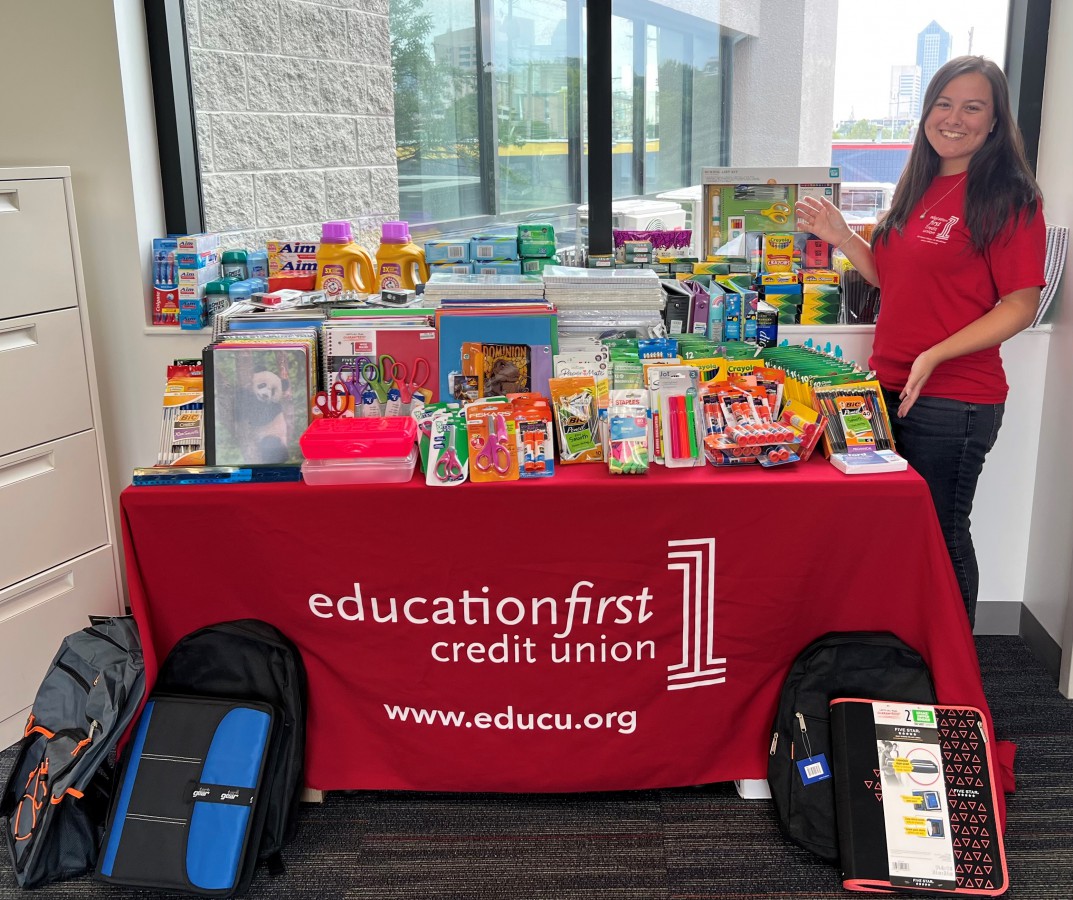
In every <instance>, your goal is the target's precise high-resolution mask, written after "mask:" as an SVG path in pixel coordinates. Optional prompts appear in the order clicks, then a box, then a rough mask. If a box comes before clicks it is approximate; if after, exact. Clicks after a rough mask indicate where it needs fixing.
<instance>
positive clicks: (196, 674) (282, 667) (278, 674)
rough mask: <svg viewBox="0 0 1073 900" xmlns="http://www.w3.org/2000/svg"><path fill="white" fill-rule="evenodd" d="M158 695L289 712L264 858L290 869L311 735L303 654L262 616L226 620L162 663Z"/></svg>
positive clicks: (269, 777) (272, 782) (191, 637)
mask: <svg viewBox="0 0 1073 900" xmlns="http://www.w3.org/2000/svg"><path fill="white" fill-rule="evenodd" d="M153 693H154V694H157V693H161V694H172V695H183V694H186V695H194V696H199V697H218V698H224V699H230V700H250V701H255V702H261V703H267V704H269V705H271V706H273V707H275V708H276V709H277V710H278V711H279V712H280V713H281V714H282V732H281V735H280V749H279V752H278V753H277V754H276V756H275V758H276V760H277V764H276V765H275V767H274V771H272V772H267V773H266V775H265V779H264V782H263V784H264V789H265V791H267V797H266V800H267V806H268V808H267V811H266V813H265V823H264V830H263V831H262V832H261V842H260V850H259V851H258V853H257V861H258V862H264V863H266V864H267V865H268V867H269V871H270V872H271V873H272V874H273V875H278V874H280V873H281V872H282V871H283V861H282V858H281V855H280V851H281V850H282V849H283V846H284V845H285V844H286V843H287V842H288V841H290V839H291V838H292V837H293V836H294V831H295V827H296V824H297V822H296V816H295V812H296V809H297V806H298V799H299V796H300V795H301V792H302V787H303V779H302V772H303V766H304V762H305V733H306V671H305V665H304V664H303V662H302V654H301V652H300V651H299V650H298V648H297V647H296V646H295V645H294V643H292V642H291V640H290V639H289V638H287V637H286V636H285V635H284V634H283V633H282V632H281V631H280V630H279V629H277V628H276V627H274V626H273V625H269V624H268V623H267V622H263V621H261V620H260V619H239V620H236V621H232V622H220V623H218V624H216V625H209V626H207V627H205V628H202V629H199V630H198V631H194V632H191V633H190V634H188V635H186V636H185V637H182V638H180V639H179V640H178V641H177V642H176V644H175V646H174V647H172V649H171V650H170V651H169V653H168V655H167V658H166V659H165V660H164V662H163V664H162V665H161V667H160V672H159V673H158V674H157V678H156V682H155V683H154V685H153Z"/></svg>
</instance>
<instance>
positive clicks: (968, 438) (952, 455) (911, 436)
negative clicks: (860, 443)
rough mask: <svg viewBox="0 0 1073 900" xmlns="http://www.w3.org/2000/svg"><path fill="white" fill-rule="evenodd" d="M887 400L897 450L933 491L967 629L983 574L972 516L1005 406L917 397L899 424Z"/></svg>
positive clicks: (888, 396) (893, 401) (894, 399)
mask: <svg viewBox="0 0 1073 900" xmlns="http://www.w3.org/2000/svg"><path fill="white" fill-rule="evenodd" d="M883 394H884V398H885V400H886V404H887V411H888V412H889V413H890V419H891V425H892V426H893V429H894V443H895V448H896V449H897V451H898V453H900V454H901V455H902V456H904V457H905V458H906V460H908V462H909V465H911V466H912V467H913V468H914V469H916V470H917V472H919V473H920V474H921V476H923V478H924V480H925V481H926V482H927V483H928V487H929V488H930V489H931V497H932V500H933V501H934V502H935V512H936V513H937V514H938V516H939V526H940V527H941V528H942V530H943V537H944V538H945V539H946V549H947V551H948V552H949V554H950V562H952V563H953V565H954V574H955V575H956V576H957V580H958V586H959V587H960V588H961V597H962V599H963V600H964V601H965V610H966V612H967V613H968V614H969V624H970V625H972V624H975V622H976V598H977V595H978V594H979V592H980V569H979V566H978V565H977V563H976V550H975V548H974V547H973V545H972V535H971V534H970V532H969V514H970V513H971V512H972V501H973V497H974V496H975V494H976V482H977V480H978V479H979V478H980V472H981V471H982V470H983V467H984V457H986V456H987V454H988V451H990V450H991V448H992V447H993V446H994V445H995V438H997V437H998V430H999V427H1000V426H1001V425H1002V413H1003V411H1004V409H1005V405H1004V404H1002V403H997V404H987V403H964V402H962V401H961V400H947V399H945V398H942V397H919V398H918V399H917V402H916V403H914V404H913V407H912V409H910V410H909V413H908V415H906V417H905V418H904V419H901V418H899V417H898V404H899V402H900V401H899V400H898V395H897V394H896V393H892V392H890V391H886V390H885V391H884V392H883Z"/></svg>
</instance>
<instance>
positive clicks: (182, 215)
mask: <svg viewBox="0 0 1073 900" xmlns="http://www.w3.org/2000/svg"><path fill="white" fill-rule="evenodd" d="M1051 2H1052V0H1009V3H1010V5H1009V21H1008V27H1007V39H1006V59H1005V65H1004V68H1005V71H1006V74H1007V78H1008V80H1009V82H1010V92H1011V99H1012V101H1013V106H1014V111H1015V114H1016V116H1017V120H1018V124H1019V125H1020V127H1021V131H1022V133H1023V135H1024V140H1025V152H1026V154H1027V156H1028V161H1029V163H1030V164H1031V165H1032V167H1033V168H1035V166H1036V160H1037V156H1038V151H1039V133H1040V121H1041V114H1042V107H1043V83H1044V78H1045V75H1046V59H1047V52H1046V51H1047V38H1048V30H1049V28H1050V11H1051ZM474 3H475V4H476V7H475V8H476V11H477V14H478V16H479V22H480V32H481V36H482V37H481V42H480V44H479V46H478V66H479V71H480V77H479V86H478V90H479V91H481V92H483V96H482V97H481V98H480V100H481V109H482V110H485V111H486V112H487V110H488V108H490V107H491V104H492V103H494V91H495V85H494V81H493V79H494V73H493V72H492V70H491V67H490V66H488V65H486V61H487V60H488V59H489V56H490V53H491V34H492V31H491V27H490V25H491V18H492V0H474ZM185 6H186V4H185V2H184V0H144V8H145V24H146V38H147V42H148V48H149V63H150V72H151V75H152V86H153V99H154V105H155V108H156V128H157V142H158V146H159V156H160V175H161V188H162V192H163V200H164V215H165V225H166V228H167V230H168V232H169V233H185V234H189V233H194V232H199V231H203V230H204V227H205V217H204V204H203V201H202V193H201V169H200V162H199V159H200V158H199V156H198V148H197V130H196V126H195V118H194V115H195V113H194V94H193V87H192V80H191V70H190V54H189V42H188V39H187V34H186V9H185ZM582 7H584V12H582ZM567 8H568V13H567V14H568V17H570V16H573V15H576V16H577V17H578V18H577V21H576V24H577V26H578V28H577V29H576V30H574V29H571V34H576V33H579V32H580V25H581V16H582V15H584V16H585V19H586V29H585V36H586V40H585V51H586V88H587V103H586V104H585V110H584V115H585V118H586V124H587V140H586V141H583V139H582V134H581V129H580V127H577V128H574V127H573V125H575V124H576V125H577V126H580V124H581V121H582V112H581V110H580V109H578V110H576V112H575V110H574V109H571V111H570V114H571V116H573V115H575V114H576V116H577V118H576V121H575V120H573V119H572V120H571V121H572V127H571V129H570V133H571V135H576V137H571V138H570V139H569V140H570V141H571V142H576V147H573V144H572V149H573V150H574V152H577V153H578V154H579V155H580V154H581V153H583V152H584V144H585V143H587V145H588V163H587V166H585V167H582V166H578V165H571V167H570V173H571V179H572V181H573V183H572V185H571V190H572V191H575V193H574V194H573V196H578V197H580V196H582V193H581V191H582V189H583V187H584V185H585V183H586V182H587V185H588V205H589V223H588V232H589V252H590V253H611V252H613V250H614V240H613V235H612V213H611V203H612V184H613V162H614V160H613V154H612V147H613V144H612V138H613V133H612V132H613V126H612V91H611V46H612V34H611V20H612V15H613V14H615V13H616V11H617V14H619V15H620V16H621V15H625V16H627V17H629V18H631V19H632V21H633V22H634V23H635V30H634V42H635V59H636V56H637V52H636V47H638V46H640V48H641V51H640V52H641V58H642V60H643V55H644V54H643V46H644V39H645V34H646V30H647V29H646V25H647V19H646V17H645V15H644V14H643V10H642V9H641V8H640V7H639V6H638V5H637V3H636V0H616V2H614V3H612V2H606V3H605V2H586V0H572V2H570V3H569V4H568V7H567ZM724 40H725V39H723V38H721V42H722V41H724ZM576 49H578V50H579V51H580V41H579V42H578V44H577V45H576ZM725 49H727V44H725V43H723V45H722V46H721V48H720V52H721V53H722V52H724V50H725ZM579 57H580V54H579ZM637 77H638V76H637V72H636V69H635V75H634V78H635V91H636V90H637ZM643 77H644V70H643V65H642V68H641V82H642V84H641V88H640V90H641V97H642V102H641V103H640V104H636V103H635V122H636V118H637V112H636V107H637V106H640V109H641V113H640V118H641V128H640V131H639V132H637V130H636V128H635V139H634V160H633V171H634V180H635V182H637V183H638V184H640V186H641V187H642V188H643V186H644V181H643V172H644V151H645V146H646V144H645V140H644V139H645V130H644V125H643V122H644V102H643V97H644V89H643ZM731 97H732V93H731V85H730V84H729V83H728V84H726V85H725V86H724V98H725V102H726V104H727V106H728V108H729V104H730V102H731ZM578 105H580V104H578ZM727 125H728V127H727V128H724V129H723V138H722V147H720V153H721V154H724V153H725V152H726V148H727V147H728V146H729V139H730V136H729V133H728V132H729V122H728V123H727ZM480 129H481V132H480V139H481V142H482V146H485V147H495V146H496V143H495V138H496V117H495V116H494V115H483V116H481V125H480ZM637 134H640V136H641V141H640V150H638V147H637V144H638V141H637ZM569 152H570V151H568V153H569ZM638 165H640V171H639V172H638ZM497 168H498V154H496V153H482V154H481V176H482V177H481V180H482V190H483V191H484V192H485V193H484V199H485V201H486V206H485V208H486V209H488V210H492V211H493V212H492V214H490V215H486V216H479V217H466V219H465V220H464V221H465V226H466V227H472V226H474V225H477V226H480V225H482V224H491V223H492V222H493V221H494V220H493V218H492V217H493V216H494V214H495V213H494V211H495V210H496V209H498V205H497V201H496V198H495V184H496V180H495V176H496V174H497ZM583 169H584V171H583ZM486 176H488V177H486ZM564 208H565V207H564ZM442 224H443V225H445V226H446V225H449V224H450V223H442ZM459 225H462V221H461V220H459Z"/></svg>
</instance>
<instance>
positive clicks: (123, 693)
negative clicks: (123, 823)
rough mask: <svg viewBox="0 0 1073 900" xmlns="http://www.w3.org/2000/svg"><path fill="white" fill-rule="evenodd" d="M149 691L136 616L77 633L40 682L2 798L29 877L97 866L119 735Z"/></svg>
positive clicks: (20, 870)
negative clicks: (146, 686) (114, 752)
mask: <svg viewBox="0 0 1073 900" xmlns="http://www.w3.org/2000/svg"><path fill="white" fill-rule="evenodd" d="M144 691H145V673H144V667H143V663H142V652H141V641H140V639H139V636H138V629H137V626H136V625H135V624H134V620H133V619H132V618H130V617H129V616H126V617H116V618H102V619H92V620H91V624H90V625H89V626H88V627H86V628H83V629H82V630H81V631H76V632H75V633H74V634H71V635H68V636H67V637H66V638H65V639H64V640H63V643H62V644H61V645H60V648H59V650H58V651H57V653H56V655H55V657H53V659H52V662H51V664H50V665H49V667H48V670H47V671H46V673H45V677H44V679H43V680H42V682H41V685H40V687H39V688H38V690H37V695H36V697H35V698H34V703H33V707H32V708H31V711H30V718H29V720H28V721H27V723H26V732H25V736H24V737H23V738H22V740H21V741H20V742H19V745H18V749H17V751H16V756H15V763H14V765H13V766H12V768H11V772H10V774H9V775H8V779H7V782H6V784H5V785H4V789H3V795H2V799H0V821H2V822H3V827H4V836H5V839H6V843H7V848H8V852H9V854H10V856H11V865H12V870H13V871H14V873H15V878H16V880H17V881H18V883H19V886H20V887H23V888H33V887H38V886H39V885H42V884H47V883H48V882H51V881H60V880H63V879H66V878H73V877H75V876H78V875H82V874H84V873H86V872H88V871H89V870H90V869H92V868H93V866H94V865H95V864H96V862H97V854H98V849H99V846H100V841H101V837H102V835H103V833H104V825H105V818H106V816H107V813H108V803H109V801H110V799H111V796H112V787H113V772H114V754H113V751H114V749H115V746H116V744H117V742H118V741H119V740H120V738H121V737H122V736H123V733H124V732H125V731H126V729H127V726H128V725H129V724H130V723H131V721H132V720H133V719H134V716H135V714H136V713H137V711H138V705H139V704H140V703H141V701H142V696H143V694H144Z"/></svg>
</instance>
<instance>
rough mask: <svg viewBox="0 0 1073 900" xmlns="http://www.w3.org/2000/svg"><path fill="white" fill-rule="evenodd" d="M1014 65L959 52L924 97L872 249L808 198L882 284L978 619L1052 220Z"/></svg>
mask: <svg viewBox="0 0 1073 900" xmlns="http://www.w3.org/2000/svg"><path fill="white" fill-rule="evenodd" d="M1042 207H1043V201H1042V197H1041V195H1040V191H1039V187H1038V186H1037V184H1036V181H1035V178H1034V177H1033V175H1032V170H1031V168H1029V165H1028V162H1027V161H1026V159H1025V154H1024V147H1023V144H1022V141H1021V134H1020V131H1019V130H1018V128H1017V123H1016V121H1015V120H1014V118H1013V115H1012V112H1011V110H1010V100H1009V88H1008V86H1007V84H1006V77H1005V75H1003V73H1002V70H1001V69H1000V68H999V67H998V66H997V65H995V63H993V62H991V61H990V60H987V59H984V58H983V57H979V56H960V57H957V58H956V59H952V60H950V61H949V62H948V63H946V64H945V65H944V66H943V67H942V68H940V69H939V70H938V71H937V72H936V73H935V76H934V77H933V78H932V80H931V82H930V84H929V85H928V89H927V91H926V93H925V95H924V104H923V112H922V114H921V119H920V127H919V128H918V130H917V134H916V138H915V140H914V142H913V149H912V152H911V153H910V155H909V162H908V164H907V165H906V168H905V171H904V172H903V173H902V176H901V178H900V179H899V181H898V187H897V189H896V190H895V192H894V200H893V203H892V204H891V209H890V211H889V212H888V213H887V215H886V216H885V217H884V219H883V221H882V222H881V223H880V224H879V225H878V226H877V227H876V229H875V232H874V234H873V237H872V244H871V245H869V244H868V242H867V241H865V240H864V239H863V238H861V237H859V236H858V235H856V234H855V233H854V232H853V231H852V230H851V229H850V228H849V226H848V225H847V224H846V222H845V220H844V219H843V218H842V215H841V213H840V212H839V211H838V209H837V208H836V207H835V206H833V205H832V204H831V203H830V202H829V201H827V200H815V199H812V198H807V199H804V200H801V201H800V202H799V203H798V204H797V207H796V213H797V217H798V222H799V223H800V227H801V229H802V230H804V231H810V232H812V233H814V234H815V235H816V236H817V237H819V238H821V239H823V240H826V241H829V242H830V243H831V244H832V246H835V247H837V248H838V249H840V250H841V251H842V252H843V253H844V254H845V255H846V256H847V257H848V258H849V260H850V262H851V263H853V267H854V268H855V269H857V271H859V272H860V273H861V275H862V276H863V277H864V278H865V279H867V280H868V281H869V282H870V283H871V284H874V285H877V286H879V288H880V297H881V301H880V311H879V318H878V320H877V321H876V332H875V340H874V343H873V346H872V357H871V359H870V360H869V363H868V364H869V366H870V367H871V368H872V369H874V370H875V372H876V376H877V377H878V379H879V382H880V384H881V385H882V387H883V391H884V394H885V397H886V402H887V407H888V410H889V411H890V413H891V424H892V425H893V428H894V440H895V444H896V446H897V448H898V450H899V452H900V453H901V454H902V455H903V456H904V457H905V458H906V459H907V460H908V461H909V463H910V465H912V466H913V468H914V469H916V470H917V471H918V472H919V473H920V474H921V475H922V476H923V477H924V479H925V480H926V481H927V483H928V486H929V488H930V489H931V494H932V498H933V500H934V501H935V509H936V512H937V513H938V516H939V524H940V525H941V526H942V530H943V535H944V537H945V538H946V546H947V549H948V551H949V552H950V559H951V562H952V563H953V565H954V572H955V574H956V575H957V579H958V584H959V586H960V588H961V594H962V597H963V598H964V601H965V608H966V610H967V612H968V615H969V622H970V623H972V622H974V621H975V615H976V598H977V594H978V593H979V580H980V579H979V568H978V566H977V563H976V552H975V550H974V548H973V544H972V537H971V535H970V532H969V514H970V512H971V511H972V500H973V495H974V494H975V492H976V483H977V480H978V479H979V477H980V472H981V471H982V469H983V463H984V457H985V456H986V455H987V453H988V451H989V450H990V449H991V447H992V446H993V445H994V443H995V438H996V437H997V436H998V430H999V426H1000V425H1001V424H1002V413H1003V408H1004V403H1005V400H1006V393H1007V385H1006V377H1005V374H1004V373H1003V370H1002V359H1001V358H1000V356H999V344H1001V343H1002V342H1003V341H1004V340H1006V339H1007V338H1009V337H1012V336H1013V335H1015V334H1017V332H1019V331H1021V330H1022V329H1024V328H1026V327H1027V326H1028V325H1030V324H1031V323H1032V320H1033V319H1034V318H1035V315H1036V310H1037V308H1038V306H1039V299H1040V288H1041V287H1042V286H1043V285H1044V278H1043V267H1044V255H1045V250H1046V226H1045V224H1044V220H1043V208H1042Z"/></svg>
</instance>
